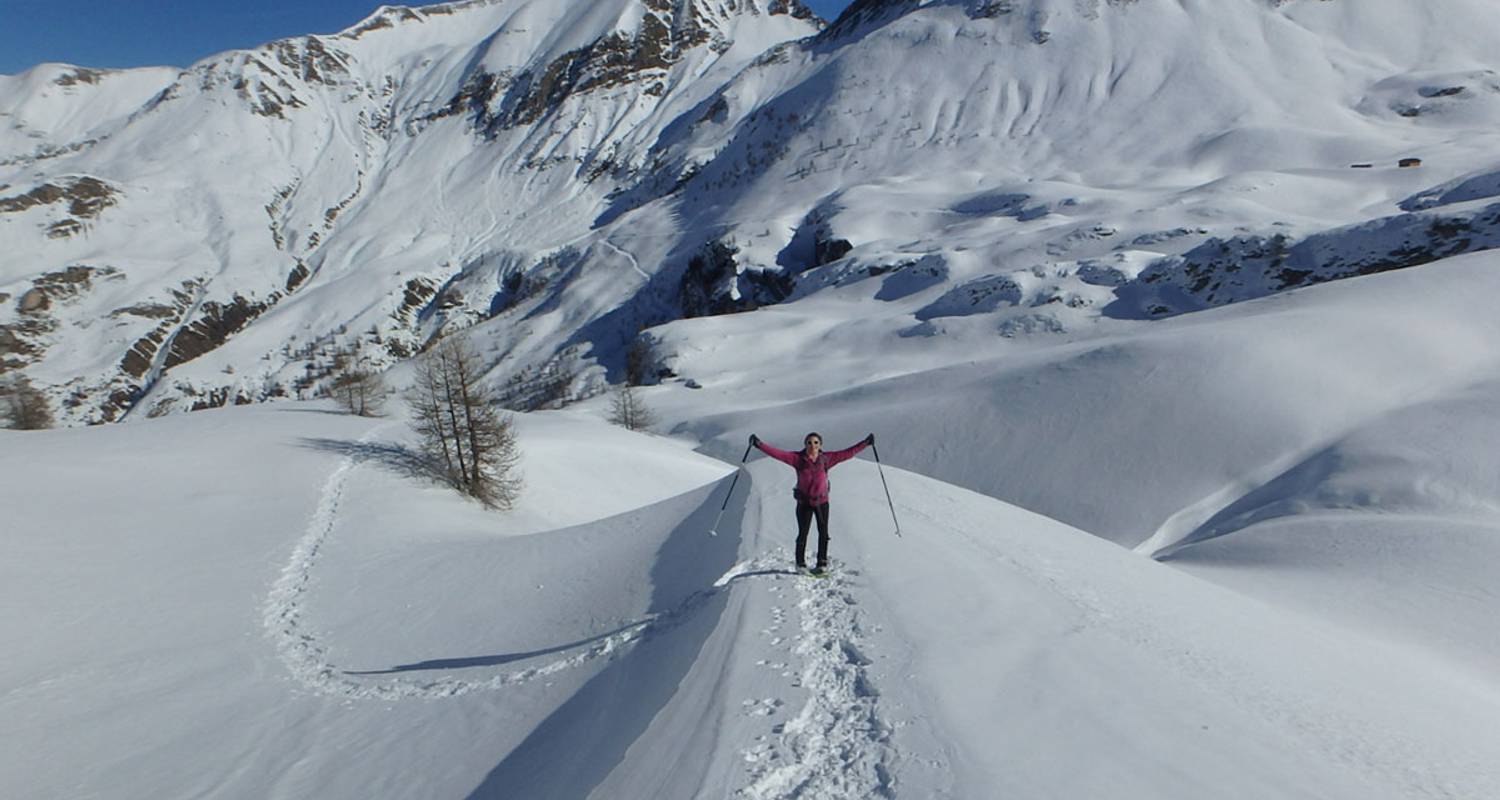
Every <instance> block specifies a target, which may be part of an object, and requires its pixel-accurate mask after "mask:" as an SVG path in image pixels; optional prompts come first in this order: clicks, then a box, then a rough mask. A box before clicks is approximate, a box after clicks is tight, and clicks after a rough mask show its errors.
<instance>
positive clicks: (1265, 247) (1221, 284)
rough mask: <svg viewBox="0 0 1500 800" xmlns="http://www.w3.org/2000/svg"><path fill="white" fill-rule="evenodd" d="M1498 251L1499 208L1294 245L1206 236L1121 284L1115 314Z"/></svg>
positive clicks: (1170, 309) (1425, 217) (1180, 309)
mask: <svg viewBox="0 0 1500 800" xmlns="http://www.w3.org/2000/svg"><path fill="white" fill-rule="evenodd" d="M1496 247H1500V203H1497V204H1493V205H1490V206H1487V207H1484V208H1482V209H1479V210H1477V211H1472V212H1468V213H1464V214H1453V215H1446V216H1445V215H1441V214H1438V213H1435V212H1418V213H1410V214H1399V215H1396V216H1393V217H1387V218H1384V219H1379V220H1374V221H1372V222H1367V223H1362V224H1359V225H1353V226H1350V227H1347V228H1339V229H1336V230H1332V231H1327V232H1324V233H1319V234H1316V235H1313V236H1309V237H1307V238H1306V239H1303V240H1301V241H1299V242H1295V243H1293V242H1292V241H1291V240H1290V239H1289V238H1288V237H1287V236H1285V235H1271V236H1263V235H1246V236H1236V237H1233V238H1230V239H1210V240H1208V241H1207V242H1204V243H1203V244H1201V245H1199V246H1198V247H1195V248H1193V249H1192V250H1190V251H1188V252H1186V253H1184V254H1183V255H1181V256H1176V257H1172V258H1166V259H1162V260H1160V261H1157V262H1156V263H1154V264H1152V265H1150V266H1149V267H1147V268H1146V269H1144V270H1142V271H1141V274H1140V276H1139V277H1138V278H1137V279H1136V280H1135V281H1133V282H1130V283H1127V284H1125V285H1123V286H1121V287H1120V289H1119V290H1118V294H1119V297H1120V302H1118V303H1116V304H1115V305H1113V306H1111V309H1110V310H1109V312H1110V313H1113V314H1115V315H1118V316H1147V317H1165V316H1171V315H1173V314H1180V313H1184V312H1187V311H1196V310H1198V309H1201V308H1205V307H1211V306H1219V305H1225V304H1228V303H1233V302H1237V301H1241V300H1246V299H1251V298H1254V297H1261V296H1264V295H1267V294H1273V293H1276V292H1281V291H1285V290H1287V289H1294V288H1297V287H1299V286H1310V285H1312V284H1316V283H1326V282H1328V281H1334V280H1339V279H1342V278H1353V277H1358V276H1361V275H1373V274H1375V273H1378V272H1388V271H1390V270H1395V269H1405V268H1408V267H1418V266H1421V265H1423V264H1430V263H1432V262H1434V261H1438V260H1441V259H1444V258H1450V257H1452V256H1455V255H1459V254H1461V253H1468V252H1473V251H1476V250H1488V249H1492V248H1496Z"/></svg>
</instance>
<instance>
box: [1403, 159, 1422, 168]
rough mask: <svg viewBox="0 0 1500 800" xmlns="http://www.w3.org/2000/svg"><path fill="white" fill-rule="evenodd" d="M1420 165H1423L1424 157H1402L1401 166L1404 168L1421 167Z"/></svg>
mask: <svg viewBox="0 0 1500 800" xmlns="http://www.w3.org/2000/svg"><path fill="white" fill-rule="evenodd" d="M1420 166H1422V159H1420V158H1403V159H1401V168H1402V169H1407V168H1409V167H1420Z"/></svg>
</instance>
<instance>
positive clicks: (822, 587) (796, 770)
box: [737, 553, 896, 800]
mask: <svg viewBox="0 0 1500 800" xmlns="http://www.w3.org/2000/svg"><path fill="white" fill-rule="evenodd" d="M777 560H780V561H781V563H786V561H788V560H790V557H789V554H785V553H783V554H781V555H780V556H778V558H777ZM858 576H859V573H858V572H855V571H850V570H847V569H845V568H844V567H843V565H841V564H835V565H834V568H833V571H832V573H831V574H830V575H829V577H826V578H814V577H811V576H803V577H800V578H799V579H798V580H796V581H795V589H794V591H795V592H796V596H797V600H796V605H797V612H798V616H799V618H800V622H799V630H798V632H797V635H796V637H795V640H794V641H793V642H792V643H791V645H790V647H789V650H790V652H789V654H788V658H789V659H795V660H797V661H800V662H801V664H802V670H801V672H800V673H796V674H795V675H794V676H793V677H792V683H791V685H792V687H794V688H801V689H802V690H803V691H804V692H806V693H807V700H806V703H805V704H804V705H803V706H802V708H801V709H800V710H799V711H798V712H797V713H796V715H795V716H793V717H792V718H791V719H790V720H787V721H785V722H781V723H777V724H775V725H773V726H772V727H771V730H770V734H769V735H767V736H760V737H757V744H755V745H754V746H752V747H751V748H750V749H749V750H747V751H745V753H744V754H743V757H744V759H745V761H746V763H747V764H748V765H749V771H750V783H749V785H747V786H745V787H744V788H743V789H741V790H740V791H739V792H738V793H737V794H738V796H740V797H748V798H753V799H754V800H782V799H783V798H788V799H789V798H848V797H894V796H895V786H894V780H893V778H892V774H891V770H890V765H891V764H893V763H894V762H895V759H896V753H895V749H894V747H893V746H892V744H891V733H892V729H891V726H890V725H889V724H887V723H886V722H885V721H884V720H883V719H882V718H881V715H880V708H879V699H880V695H879V692H877V691H876V689H875V687H874V684H873V682H872V680H871V676H870V675H869V667H870V665H871V661H870V659H868V658H866V657H865V655H864V648H865V636H864V630H863V628H862V626H861V620H860V613H859V608H858V605H857V604H856V602H855V596H854V589H855V586H854V581H853V579H854V578H857V577H858ZM772 592H773V593H775V594H777V595H781V594H783V593H784V592H783V591H782V587H781V586H780V585H777V586H775V587H773V588H772ZM771 616H772V621H773V622H772V625H771V626H770V627H768V628H767V629H766V630H763V631H761V633H762V635H764V636H766V637H768V638H769V640H770V643H771V644H772V645H773V646H776V647H779V646H781V645H783V644H784V643H785V640H784V638H783V637H782V635H781V633H780V627H781V624H782V622H783V621H784V620H785V617H786V613H785V611H784V610H783V609H782V608H781V607H780V606H776V607H773V608H772V612H771ZM761 666H765V667H768V668H771V669H784V668H785V667H786V664H785V663H781V662H780V661H777V662H763V663H762V664H761ZM783 674H786V673H783ZM746 702H747V710H748V713H752V714H759V715H770V714H771V713H774V711H775V710H776V709H777V708H779V706H780V705H781V701H779V700H774V701H767V700H762V701H759V702H754V701H746Z"/></svg>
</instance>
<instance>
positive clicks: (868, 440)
mask: <svg viewBox="0 0 1500 800" xmlns="http://www.w3.org/2000/svg"><path fill="white" fill-rule="evenodd" d="M865 444H868V445H873V444H875V434H873V433H872V434H870V435H869V436H866V437H865Z"/></svg>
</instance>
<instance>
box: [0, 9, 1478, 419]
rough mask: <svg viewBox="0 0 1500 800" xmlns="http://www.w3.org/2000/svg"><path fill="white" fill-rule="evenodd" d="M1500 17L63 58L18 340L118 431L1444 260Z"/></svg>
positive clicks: (563, 19) (553, 24)
mask: <svg viewBox="0 0 1500 800" xmlns="http://www.w3.org/2000/svg"><path fill="white" fill-rule="evenodd" d="M820 29H821V30H820ZM1497 33H1500V30H1497V28H1496V23H1495V22H1493V21H1492V19H1491V15H1489V14H1488V13H1487V7H1486V4H1485V3H1484V2H1482V0H1441V2H1432V3H1420V4H1412V3H1404V2H1396V1H1395V0H1391V1H1390V2H1380V3H1375V4H1372V3H1368V2H1364V3H1358V4H1356V3H1352V2H1348V0H1317V1H1316V2H1314V1H1313V0H1298V1H1296V2H1269V1H1268V0H1231V1H1230V2H1221V3H1177V2H1165V0H1140V1H1139V2H1103V3H1101V2H1097V0H1094V1H1093V2H1084V1H1083V0H1066V2H1064V1H1063V0H1026V1H1024V2H1022V1H1017V2H988V1H983V2H982V1H981V0H972V1H970V0H965V1H963V2H957V1H951V2H950V1H946V0H945V1H942V2H905V1H903V2H895V1H889V0H888V1H882V2H877V1H874V0H871V1H870V2H859V3H855V4H854V5H853V6H851V7H850V8H849V9H848V10H847V12H846V13H845V14H844V15H843V16H842V17H840V19H839V20H837V21H835V23H834V24H832V25H829V26H827V27H826V28H823V25H822V23H821V22H820V21H819V20H817V19H816V18H814V17H812V15H811V14H809V13H808V12H807V11H806V10H805V9H804V8H803V7H802V6H800V4H798V3H796V2H794V1H793V2H781V0H771V1H770V2H766V1H765V0H740V2H735V3H718V2H707V1H706V0H691V2H665V1H664V0H609V1H608V2H598V3H587V4H579V3H568V2H562V0H506V1H505V2H466V3H455V4H448V5H441V6H429V7H425V8H420V9H405V8H383V9H381V10H380V11H379V12H377V13H376V14H374V15H372V16H371V17H370V18H369V19H367V20H365V21H364V22H363V23H361V24H360V25H358V26H355V27H354V28H351V29H350V30H347V31H344V32H342V33H339V34H336V35H331V36H310V37H305V38H302V39H293V40H287V41H282V42H276V43H272V44H270V45H267V46H265V47H263V48H259V49H256V50H252V51H244V52H233V53H227V54H224V55H222V56H218V57H215V58H211V59H209V60H206V61H204V62H202V63H199V64H197V65H195V66H194V67H192V68H191V69H189V70H187V71H185V72H182V73H180V74H174V73H173V72H171V71H165V70H134V71H128V72H97V71H89V70H79V69H74V68H67V67H56V66H43V67H38V68H36V69H34V70H31V71H30V72H28V73H26V74H24V75H21V76H15V77H7V78H3V79H0V109H4V110H3V112H0V113H3V114H5V117H4V122H5V123H6V125H5V127H6V128H8V130H5V131H3V132H0V136H3V137H4V138H3V139H0V143H3V146H4V152H3V153H0V165H3V166H0V187H3V188H0V222H3V224H0V238H3V242H4V247H5V251H6V252H7V254H8V256H7V259H6V261H5V263H4V265H3V267H0V295H4V296H5V301H6V302H5V304H4V310H3V311H0V358H3V359H4V364H5V368H6V369H7V370H13V371H20V372H22V373H24V374H25V375H27V376H28V377H29V378H30V379H31V381H32V382H33V383H34V384H36V385H38V386H40V387H43V388H44V389H45V390H47V391H48V392H49V393H50V396H51V397H52V398H53V399H54V401H55V402H56V403H57V405H58V407H59V409H58V410H59V411H60V413H61V415H62V417H63V418H64V420H65V421H67V422H74V423H76V422H98V421H106V420H116V419H120V418H122V417H123V416H125V415H127V414H130V413H143V414H159V413H164V412H167V411H170V410H172V409H182V408H192V407H200V408H201V407H206V406H213V405H221V404H224V403H226V402H254V401H258V400H264V399H268V398H274V397H280V396H298V395H304V394H306V393H308V392H311V391H314V390H315V389H316V388H317V386H318V385H319V382H320V380H321V378H322V375H323V372H324V370H325V366H324V365H326V363H327V361H328V359H329V358H330V357H331V355H332V354H333V353H334V352H336V351H341V350H342V351H346V352H349V351H357V352H358V353H359V357H361V358H364V359H366V360H368V361H369V362H370V363H373V364H375V365H377V366H385V365H389V364H392V363H395V362H396V361H399V360H400V359H402V358H405V357H407V356H409V355H411V354H412V353H414V352H417V351H418V350H420V348H421V347H422V346H423V344H424V343H425V342H427V341H428V340H430V338H431V337H432V336H434V335H435V334H436V333H437V332H439V331H442V330H452V329H459V328H467V327H469V326H475V325H477V326H478V330H477V331H476V332H475V334H474V335H476V336H477V337H478V338H480V339H481V340H482V341H484V342H486V343H488V344H489V345H490V346H491V348H492V350H493V353H492V356H493V359H494V361H495V365H496V368H497V372H496V379H497V380H500V379H504V378H516V377H526V376H531V375H534V374H536V373H537V372H538V371H540V370H549V369H550V370H555V371H561V372H562V373H563V374H564V375H565V376H566V377H571V379H572V385H571V386H570V387H569V391H570V392H571V393H573V394H575V395H578V394H587V393H588V392H590V391H591V390H592V388H593V387H597V385H598V382H599V381H600V380H601V378H603V377H604V372H603V370H612V371H613V377H614V378H615V379H618V377H619V370H620V369H621V367H622V364H623V361H624V359H623V352H624V350H625V349H626V347H627V346H628V345H629V344H630V343H631V342H632V341H633V340H634V339H635V337H636V334H637V333H638V332H639V331H641V330H642V329H643V328H648V327H651V326H654V325H657V324H660V323H662V322H666V321H670V320H673V319H677V318H680V317H695V316H702V315H711V314H716V313H721V312H725V311H734V310H743V309H748V308H753V307H756V306H759V305H764V304H768V303H776V302H784V301H788V300H790V301H797V300H798V299H800V298H805V297H807V296H810V295H812V294H816V293H818V292H820V291H822V290H823V289H825V288H827V287H829V286H835V285H839V284H843V283H848V282H849V281H855V280H858V281H863V282H864V283H865V284H866V286H867V291H868V292H869V293H871V294H873V295H874V296H876V297H878V298H880V299H881V300H884V301H889V302H887V303H885V304H884V306H883V307H885V308H888V309H889V314H887V315H884V316H886V318H887V319H886V324H885V326H884V327H885V328H886V329H888V330H897V329H906V330H908V331H909V332H912V333H920V334H924V335H925V334H942V333H943V332H944V331H951V330H953V329H955V328H959V327H967V326H977V327H983V328H986V329H991V328H995V327H996V326H999V329H1000V330H1001V331H1002V332H1003V333H1006V334H1017V333H1026V332H1037V331H1041V332H1047V331H1053V332H1055V331H1059V330H1063V331H1067V330H1075V329H1079V328H1081V327H1084V328H1086V327H1087V326H1088V325H1089V324H1090V321H1091V320H1093V319H1097V318H1099V317H1101V316H1104V317H1125V318H1141V317H1147V318H1149V317H1159V316H1164V315H1171V314H1176V313H1180V312H1183V311H1190V310H1194V309H1198V308H1203V307H1207V306H1211V305H1216V304H1221V303H1225V302H1232V301H1236V300H1243V299H1246V298H1249V297H1254V296H1259V295H1262V294H1265V293H1269V292H1274V291H1278V290H1281V289H1284V288H1289V287H1294V286H1298V285H1304V284H1307V283H1312V282H1317V281H1321V280H1328V279H1332V278H1338V277H1345V276H1349V275H1355V274H1364V273H1369V272H1375V271H1381V270H1386V269H1392V268H1397V267H1404V266H1410V265H1414V264H1421V263H1425V262H1427V261H1431V260H1433V259H1435V258H1437V257H1440V256H1443V255H1451V254H1454V253H1457V252H1463V251H1466V250H1471V249H1478V248H1484V247H1488V246H1491V245H1492V244H1493V242H1494V239H1495V236H1496V234H1495V224H1496V218H1497V216H1500V210H1497V209H1496V208H1495V207H1494V206H1495V204H1496V203H1495V201H1494V200H1493V197H1494V194H1495V192H1494V190H1495V189H1496V188H1500V187H1497V184H1500V181H1497V180H1496V179H1495V177H1494V176H1495V175H1496V174H1500V159H1497V158H1496V157H1495V156H1494V155H1493V153H1494V152H1495V146H1494V145H1495V143H1496V136H1497V134H1496V133H1495V130H1496V127H1495V125H1494V122H1495V121H1496V120H1497V119H1500V72H1497V71H1496V66H1497V65H1496V63H1495V59H1494V57H1493V55H1492V53H1491V48H1490V44H1491V43H1492V42H1493V41H1495V35H1496V34H1497ZM1403 158H1418V159H1421V160H1422V165H1421V166H1420V167H1417V168H1407V169H1402V168H1398V167H1397V162H1398V161H1399V160H1401V159H1403ZM1356 164H1358V165H1363V164H1369V165H1370V167H1369V168H1354V165H1356ZM647 339H650V336H649V335H648V336H647ZM671 358H672V353H670V352H660V353H658V354H657V360H658V361H659V362H663V363H665V362H668V361H670V360H671ZM601 367H602V368H603V370H601V369H600V368H601ZM137 409H139V411H137Z"/></svg>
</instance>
